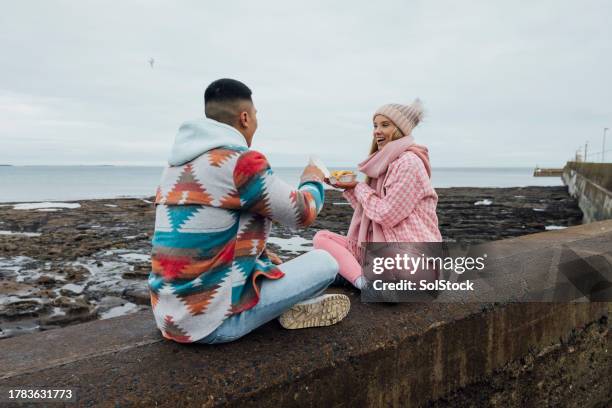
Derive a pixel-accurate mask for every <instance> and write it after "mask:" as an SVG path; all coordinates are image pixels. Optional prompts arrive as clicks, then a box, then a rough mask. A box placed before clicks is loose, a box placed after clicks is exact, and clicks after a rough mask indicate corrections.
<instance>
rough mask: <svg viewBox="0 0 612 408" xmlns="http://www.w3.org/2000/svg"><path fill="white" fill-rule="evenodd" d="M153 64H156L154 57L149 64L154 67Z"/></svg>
mask: <svg viewBox="0 0 612 408" xmlns="http://www.w3.org/2000/svg"><path fill="white" fill-rule="evenodd" d="M153 64H155V60H154V59H153V58H151V59H150V60H149V65H150V66H151V68H153Z"/></svg>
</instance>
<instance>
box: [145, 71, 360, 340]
mask: <svg viewBox="0 0 612 408" xmlns="http://www.w3.org/2000/svg"><path fill="white" fill-rule="evenodd" d="M204 105H205V114H206V118H200V119H196V120H193V121H188V122H185V123H183V125H181V127H180V128H179V131H178V134H177V136H176V139H175V143H174V147H173V148H172V152H171V154H170V159H169V166H168V167H167V168H166V169H165V170H164V173H163V175H162V180H161V183H160V186H159V187H158V189H157V195H156V199H155V204H156V215H155V234H154V236H153V252H152V256H151V258H152V272H151V274H150V276H149V288H150V292H151V305H152V307H153V313H154V315H155V320H156V323H157V326H158V327H159V329H160V330H161V332H162V334H163V336H164V337H166V338H167V339H171V340H174V341H177V342H181V343H191V342H200V343H207V344H213V343H223V342H229V341H232V340H236V339H238V338H240V337H242V336H244V335H245V334H247V333H249V332H250V331H252V330H253V329H255V328H257V327H259V326H261V325H262V324H264V323H266V322H268V321H270V320H272V319H274V318H276V317H279V316H280V319H279V320H280V323H281V325H283V327H285V328H289V329H294V328H304V327H315V326H326V325H331V324H335V323H336V322H338V321H340V320H342V319H343V318H344V317H345V316H346V314H347V313H348V310H349V307H350V302H349V300H348V297H346V296H344V295H339V294H333V295H323V296H319V295H321V293H323V291H324V290H325V289H326V288H327V286H328V285H329V284H330V283H331V282H332V281H333V280H334V278H335V276H336V274H337V272H338V265H337V263H336V261H335V260H334V259H333V258H332V257H331V256H330V255H329V254H328V253H327V252H324V251H320V250H315V251H311V252H309V253H307V254H304V255H302V256H299V257H297V258H295V259H293V260H291V261H289V262H286V263H284V264H280V265H278V266H277V265H275V264H274V263H273V262H272V259H271V258H274V257H271V256H270V255H269V254H268V252H267V251H266V240H267V238H268V236H269V233H270V226H271V221H276V222H279V223H282V224H285V225H288V226H291V227H294V228H297V227H306V226H308V225H310V224H312V223H313V222H314V220H315V218H316V217H317V214H318V213H319V211H320V209H321V207H322V206H323V200H324V191H323V184H322V180H323V174H322V172H321V171H320V170H319V169H318V168H316V167H314V166H307V167H306V168H305V169H304V172H303V174H302V177H301V183H300V186H299V187H298V188H297V189H295V188H292V187H290V186H289V185H287V184H286V183H284V182H283V181H282V180H280V179H279V178H278V177H276V176H275V175H274V173H273V172H272V170H271V169H270V166H269V164H268V162H267V160H266V158H265V156H264V155H263V154H261V153H259V152H256V151H253V150H249V147H250V146H251V142H252V140H253V135H254V134H255V131H256V130H257V110H256V109H255V106H254V104H253V101H252V98H251V90H250V89H249V88H248V87H247V86H246V85H245V84H243V83H242V82H239V81H236V80H233V79H219V80H217V81H215V82H213V83H212V84H210V85H209V86H208V88H207V89H206V91H205V93H204Z"/></svg>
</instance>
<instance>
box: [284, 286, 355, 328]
mask: <svg viewBox="0 0 612 408" xmlns="http://www.w3.org/2000/svg"><path fill="white" fill-rule="evenodd" d="M350 308H351V301H350V300H349V298H348V296H346V295H342V294H332V295H331V296H328V297H326V298H325V299H323V300H322V301H321V302H318V303H310V304H297V305H294V306H293V307H292V308H291V309H289V310H287V311H286V312H285V313H283V314H282V315H281V317H280V318H279V319H278V320H279V322H280V324H281V326H283V327H284V328H285V329H289V330H294V329H305V328H308V327H323V326H331V325H333V324H336V323H338V322H339V321H340V320H342V319H344V318H345V317H346V315H347V314H348V312H349V310H350Z"/></svg>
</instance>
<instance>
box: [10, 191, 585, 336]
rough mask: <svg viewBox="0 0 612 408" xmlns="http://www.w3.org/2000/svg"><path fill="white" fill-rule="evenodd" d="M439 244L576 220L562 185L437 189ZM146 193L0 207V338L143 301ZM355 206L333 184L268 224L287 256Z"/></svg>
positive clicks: (148, 223)
mask: <svg viewBox="0 0 612 408" xmlns="http://www.w3.org/2000/svg"><path fill="white" fill-rule="evenodd" d="M437 191H438V195H439V203H438V217H439V222H440V230H441V232H442V235H443V237H444V239H445V240H446V241H461V242H466V243H479V242H485V241H491V240H498V239H503V238H507V237H513V236H519V235H525V234H531V233H535V232H541V231H545V230H546V229H558V228H564V227H567V226H571V225H577V224H580V223H581V219H582V213H581V211H580V209H579V208H578V206H577V203H576V202H575V200H574V199H572V198H571V197H570V196H569V195H568V194H567V190H566V188H565V187H525V188H467V187H465V188H441V189H438V190H437ZM151 200H152V199H147V200H144V199H136V198H132V199H108V200H87V201H79V202H70V203H37V204H35V205H34V204H17V203H15V204H8V203H7V204H0V339H2V338H6V337H11V336H15V335H19V334H24V333H28V332H33V331H38V330H48V329H53V328H57V327H61V326H65V325H69V324H75V323H79V322H83V321H87V320H92V319H105V318H110V317H114V316H118V315H121V314H126V313H131V312H134V311H137V310H140V309H144V308H147V307H148V304H149V297H148V292H147V289H146V278H147V275H148V273H149V253H150V249H151V243H150V239H151V234H152V231H153V224H154V208H153V204H152V202H151ZM351 215H352V209H351V208H350V206H349V205H348V203H347V202H346V201H345V200H344V199H343V198H342V196H341V195H340V194H339V192H337V191H328V192H327V198H326V205H325V207H324V209H323V211H322V212H321V214H320V215H319V218H318V219H317V221H316V223H315V224H314V225H313V227H312V228H310V229H308V230H304V231H298V232H295V231H291V230H289V229H288V228H285V227H282V226H278V225H275V226H274V227H273V232H272V238H271V239H270V242H269V246H270V247H271V249H273V250H275V251H276V252H277V253H278V254H279V255H280V256H281V258H283V259H285V260H287V259H290V258H292V257H295V256H296V255H299V254H300V253H303V252H306V251H308V250H310V249H311V240H312V236H313V235H314V234H315V233H316V231H318V230H320V229H328V230H331V231H334V232H339V233H346V230H347V228H348V225H349V222H350V219H351Z"/></svg>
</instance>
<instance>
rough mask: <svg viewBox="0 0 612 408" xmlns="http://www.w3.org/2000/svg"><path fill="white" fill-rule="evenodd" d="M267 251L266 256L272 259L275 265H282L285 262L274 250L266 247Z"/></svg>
mask: <svg viewBox="0 0 612 408" xmlns="http://www.w3.org/2000/svg"><path fill="white" fill-rule="evenodd" d="M265 252H266V256H267V257H268V258H269V259H270V261H271V262H272V263H273V264H274V265H280V264H282V263H283V260H282V259H281V258H280V256H278V255H276V254H275V253H274V252H272V251H270V250H269V249H268V248H266V249H265Z"/></svg>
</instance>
